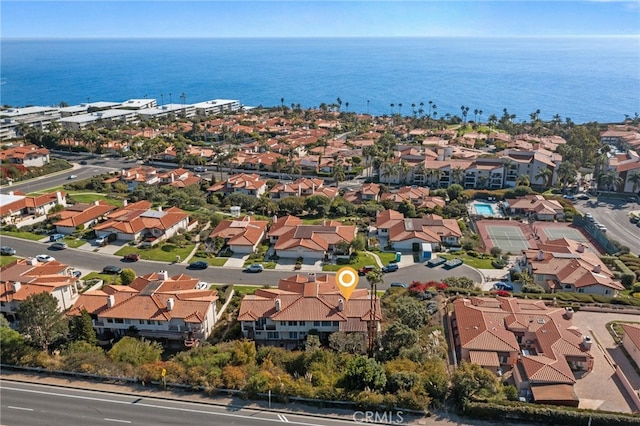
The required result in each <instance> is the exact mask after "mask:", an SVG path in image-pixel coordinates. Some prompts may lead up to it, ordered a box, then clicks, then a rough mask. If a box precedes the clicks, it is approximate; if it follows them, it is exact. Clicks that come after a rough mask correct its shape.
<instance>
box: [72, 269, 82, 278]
mask: <svg viewBox="0 0 640 426" xmlns="http://www.w3.org/2000/svg"><path fill="white" fill-rule="evenodd" d="M71 276H72V277H73V278H80V277H81V276H82V272H80V271H73V272H72V273H71Z"/></svg>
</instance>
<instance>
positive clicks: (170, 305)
mask: <svg viewBox="0 0 640 426" xmlns="http://www.w3.org/2000/svg"><path fill="white" fill-rule="evenodd" d="M175 305H176V301H175V299H174V298H173V297H170V298H169V299H167V311H172V310H173V307H174V306H175Z"/></svg>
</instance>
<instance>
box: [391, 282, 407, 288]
mask: <svg viewBox="0 0 640 426" xmlns="http://www.w3.org/2000/svg"><path fill="white" fill-rule="evenodd" d="M389 287H401V288H409V286H408V285H407V284H405V283H391V284H389Z"/></svg>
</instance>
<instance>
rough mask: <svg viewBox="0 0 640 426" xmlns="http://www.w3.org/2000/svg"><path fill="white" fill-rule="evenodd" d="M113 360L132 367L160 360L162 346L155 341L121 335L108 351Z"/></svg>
mask: <svg viewBox="0 0 640 426" xmlns="http://www.w3.org/2000/svg"><path fill="white" fill-rule="evenodd" d="M108 355H109V358H111V359H112V360H113V361H115V362H126V363H129V364H131V365H133V366H134V367H137V366H140V365H142V364H147V363H150V362H155V361H159V360H160V356H161V355H162V346H161V345H160V343H157V342H150V341H148V340H143V339H136V338H135V337H123V338H122V339H120V340H119V341H118V343H116V344H115V345H113V347H112V348H111V350H110V351H109V353H108Z"/></svg>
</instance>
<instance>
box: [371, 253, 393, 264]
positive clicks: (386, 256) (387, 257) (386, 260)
mask: <svg viewBox="0 0 640 426" xmlns="http://www.w3.org/2000/svg"><path fill="white" fill-rule="evenodd" d="M373 253H375V254H377V255H378V257H379V258H380V261H381V262H382V264H383V265H388V264H390V263H392V262H395V260H396V253H395V252H393V253H392V252H386V251H374V252H373Z"/></svg>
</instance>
